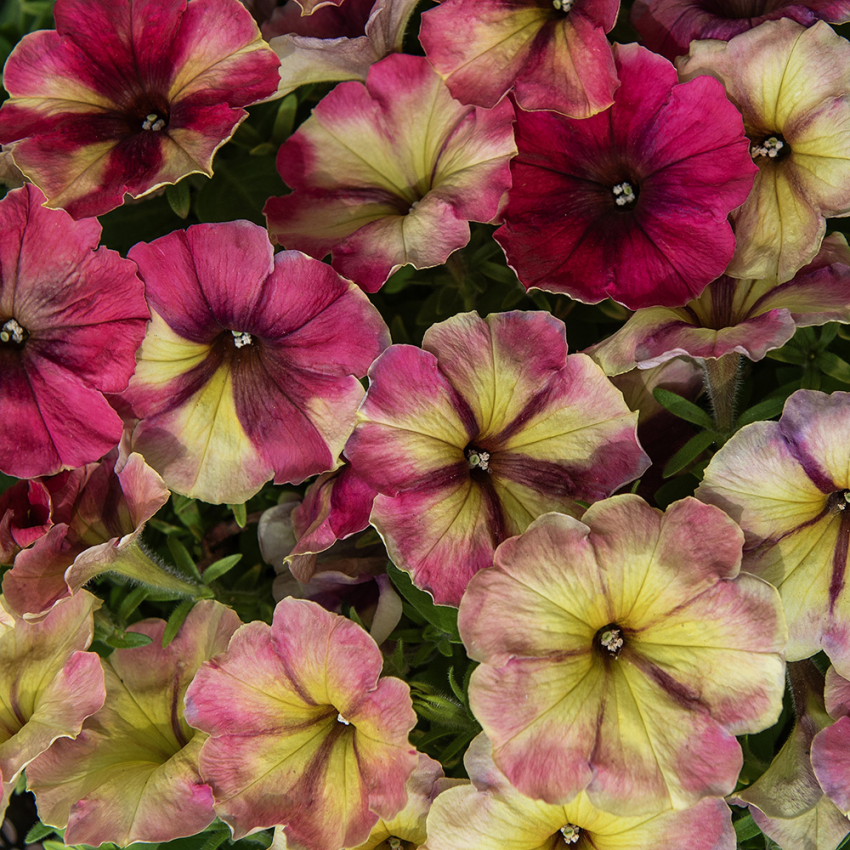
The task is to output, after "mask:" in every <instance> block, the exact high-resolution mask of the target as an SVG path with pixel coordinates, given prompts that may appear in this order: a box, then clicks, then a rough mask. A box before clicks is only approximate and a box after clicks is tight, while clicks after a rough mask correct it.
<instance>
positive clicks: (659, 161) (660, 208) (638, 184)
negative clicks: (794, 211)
mask: <svg viewBox="0 0 850 850" xmlns="http://www.w3.org/2000/svg"><path fill="white" fill-rule="evenodd" d="M614 58H615V60H616V65H617V70H618V73H619V75H620V77H621V79H622V84H621V85H620V88H619V89H617V92H616V94H615V95H614V105H613V106H612V107H611V108H610V109H608V110H606V111H605V112H602V113H600V114H598V115H595V116H593V117H592V118H587V119H585V120H583V121H578V120H573V119H570V118H565V117H563V116H561V115H557V114H555V113H549V112H539V113H538V112H522V111H520V112H518V113H517V125H516V138H517V147H518V149H519V154H518V155H517V157H516V159H515V160H514V161H513V162H512V163H511V174H512V177H513V186H512V188H511V191H510V194H509V196H508V204H507V207H506V208H505V211H504V214H503V218H504V222H505V223H504V226H503V227H501V228H500V229H499V230H497V231H496V240H497V241H498V242H499V244H500V245H501V246H502V248H503V249H504V251H505V254H506V255H507V258H508V263H509V265H510V266H511V267H512V268H513V269H514V270H515V271H516V273H517V276H518V277H519V279H520V281H521V282H522V284H523V285H524V286H525V287H526V288H527V289H530V288H532V287H537V288H539V289H545V290H548V291H550V292H563V293H566V294H567V295H569V296H571V297H572V298H575V299H577V300H579V301H584V302H587V303H593V304H595V303H597V302H598V301H602V300H603V299H605V298H613V299H614V300H615V301H618V302H620V303H621V304H625V305H626V306H627V307H629V308H630V309H632V310H635V309H638V308H640V307H652V306H655V305H663V306H666V307H673V306H678V305H680V304H684V303H686V302H687V301H689V300H691V299H692V298H695V297H696V296H698V295H699V294H700V292H702V290H703V289H704V288H705V286H706V284H708V283H709V282H710V281H712V280H714V279H715V278H716V277H718V276H719V275H720V274H722V273H723V271H724V269H725V268H726V265H727V263H728V262H729V260H730V259H731V258H732V255H733V253H734V250H735V238H734V236H733V235H732V229H731V227H730V226H729V222H728V221H727V216H728V214H729V212H730V211H731V210H733V209H734V208H735V207H737V206H739V205H740V204H741V203H743V202H744V200H745V199H746V197H747V194H748V193H749V191H750V188H751V187H752V181H753V175H754V174H755V173H756V171H757V169H756V167H755V166H754V165H753V162H752V160H751V159H750V156H749V154H748V151H747V140H746V137H745V136H744V132H743V125H742V123H741V116H740V114H739V113H738V111H737V110H736V109H735V107H734V106H732V104H730V103H729V101H728V100H727V99H726V96H725V94H724V92H723V89H722V86H720V85H719V84H718V83H717V81H716V80H711V79H698V80H694V81H693V82H690V83H687V84H684V85H682V84H678V82H677V78H676V70H675V69H674V68H673V66H672V65H671V64H670V63H669V62H668V61H667V60H666V59H663V58H662V57H660V56H657V55H655V54H653V53H650V52H649V51H648V50H646V49H645V48H643V47H639V46H638V45H636V44H628V45H616V46H615V48H614Z"/></svg>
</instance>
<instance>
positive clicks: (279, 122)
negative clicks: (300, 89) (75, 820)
mask: <svg viewBox="0 0 850 850" xmlns="http://www.w3.org/2000/svg"><path fill="white" fill-rule="evenodd" d="M297 111H298V98H297V97H296V96H295V95H294V94H288V95H287V96H286V97H285V98H283V100H281V102H280V106H278V108H277V115H275V119H274V126H273V127H272V141H273V142H274V143H275V144H276V145H277V146H278V147H280V145H282V144H283V143H284V142H285V141H286V140H287V139H288V138H289V137H290V136H291V135H292V129H293V128H294V127H295V113H296V112H297Z"/></svg>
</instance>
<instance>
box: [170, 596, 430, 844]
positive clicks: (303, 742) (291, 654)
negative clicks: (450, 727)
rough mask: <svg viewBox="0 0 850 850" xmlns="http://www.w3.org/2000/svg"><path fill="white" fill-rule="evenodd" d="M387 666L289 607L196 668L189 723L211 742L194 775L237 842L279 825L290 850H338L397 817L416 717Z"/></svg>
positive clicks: (301, 603) (320, 614) (335, 623)
mask: <svg viewBox="0 0 850 850" xmlns="http://www.w3.org/2000/svg"><path fill="white" fill-rule="evenodd" d="M382 665H383V657H382V656H381V652H380V650H379V649H378V647H377V646H376V645H375V642H374V641H373V640H372V638H370V637H369V635H367V634H366V632H365V631H363V629H362V628H360V626H358V625H356V624H355V623H353V622H351V621H350V620H347V619H345V618H343V617H340V616H338V615H336V614H331V613H329V612H328V611H325V610H324V609H323V608H321V607H319V606H318V605H316V604H315V603H313V602H307V601H305V600H299V599H291V598H289V599H284V600H282V601H281V602H280V603H278V605H277V607H276V608H275V614H274V621H273V623H272V625H271V626H267V625H266V624H265V623H250V624H249V625H247V626H243V627H242V628H241V629H239V631H237V632H236V634H235V635H234V636H233V639H232V640H231V643H230V646H229V648H228V650H227V652H226V653H225V654H224V655H223V656H220V657H218V658H217V659H214V660H213V661H211V662H209V663H207V664H205V665H203V666H202V667H201V669H200V670H199V671H198V674H197V676H196V677H195V680H194V682H193V683H192V685H191V686H190V688H189V690H188V692H187V694H186V719H187V720H188V722H189V723H190V724H191V725H192V726H195V727H196V728H198V729H201V730H202V731H204V732H206V733H208V734H209V735H210V736H211V737H210V738H209V739H208V740H207V741H206V742H205V744H204V747H203V749H202V751H201V776H202V777H203V779H204V780H205V781H206V782H208V783H209V784H210V785H211V786H212V788H213V793H214V796H215V810H216V813H217V814H218V816H219V817H220V818H221V819H222V820H223V821H225V823H227V824H228V825H229V826H230V828H231V830H232V832H233V834H234V837H235V838H241V837H242V836H244V835H246V834H248V833H249V832H252V831H254V830H257V829H264V828H266V827H270V826H276V825H279V826H282V827H284V829H283V833H284V835H285V839H286V845H287V847H288V848H290V850H300V848H305V850H339V848H340V847H354V846H356V845H357V844H360V843H361V842H363V841H365V840H366V839H367V838H368V836H369V833H370V832H371V830H372V828H373V827H374V826H375V824H376V823H377V822H378V820H379V818H382V819H383V820H385V821H388V820H389V819H391V818H393V817H394V816H395V815H396V814H398V812H400V811H401V810H402V809H403V808H404V806H405V803H406V802H407V791H406V789H405V783H406V782H407V780H408V777H409V776H410V774H411V773H412V771H413V770H414V768H415V767H416V760H417V757H416V751H415V750H414V749H413V748H412V747H411V746H410V744H409V743H408V740H407V736H408V733H409V732H410V731H411V729H412V728H413V726H414V725H415V723H416V715H415V714H414V712H413V707H412V703H411V700H410V692H409V688H408V686H407V685H406V684H405V683H404V682H402V681H400V680H399V679H394V678H388V677H384V678H379V677H380V674H381V668H382Z"/></svg>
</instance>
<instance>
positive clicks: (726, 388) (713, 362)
mask: <svg viewBox="0 0 850 850" xmlns="http://www.w3.org/2000/svg"><path fill="white" fill-rule="evenodd" d="M703 363H704V367H705V388H706V390H707V392H708V397H709V398H710V399H711V406H712V409H713V411H714V422H715V424H716V425H717V430H718V432H719V433H721V434H723V435H724V436H727V437H728V436H730V435H731V434H732V431H733V429H734V428H735V404H736V402H737V400H738V388H739V387H740V383H741V381H740V374H741V355H740V354H725V355H723V357H718V358H706V359H705V360H704V361H703Z"/></svg>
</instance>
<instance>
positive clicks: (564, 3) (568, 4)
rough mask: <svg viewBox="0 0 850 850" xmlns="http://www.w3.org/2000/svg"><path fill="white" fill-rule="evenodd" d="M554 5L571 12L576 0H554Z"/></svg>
mask: <svg viewBox="0 0 850 850" xmlns="http://www.w3.org/2000/svg"><path fill="white" fill-rule="evenodd" d="M552 5H553V6H554V7H555V8H556V9H557V10H558V11H559V12H564V13H566V12H569V11H570V9H572V8H573V6H574V5H575V0H552Z"/></svg>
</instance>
